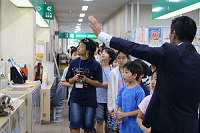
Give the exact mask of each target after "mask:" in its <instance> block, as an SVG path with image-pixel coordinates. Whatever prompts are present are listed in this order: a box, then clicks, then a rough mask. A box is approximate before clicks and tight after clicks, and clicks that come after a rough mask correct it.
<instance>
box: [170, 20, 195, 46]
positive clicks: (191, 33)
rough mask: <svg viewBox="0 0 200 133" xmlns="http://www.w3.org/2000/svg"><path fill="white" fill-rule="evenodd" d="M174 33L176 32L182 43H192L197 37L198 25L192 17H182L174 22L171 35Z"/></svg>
mask: <svg viewBox="0 0 200 133" xmlns="http://www.w3.org/2000/svg"><path fill="white" fill-rule="evenodd" d="M173 31H175V33H176V35H177V37H178V39H179V40H180V41H182V42H190V43H192V41H193V39H194V37H195V35H196V31H197V25H196V23H195V21H194V20H193V19H191V18H190V17H188V16H181V17H177V18H175V19H173V20H172V23H171V33H172V32H173Z"/></svg>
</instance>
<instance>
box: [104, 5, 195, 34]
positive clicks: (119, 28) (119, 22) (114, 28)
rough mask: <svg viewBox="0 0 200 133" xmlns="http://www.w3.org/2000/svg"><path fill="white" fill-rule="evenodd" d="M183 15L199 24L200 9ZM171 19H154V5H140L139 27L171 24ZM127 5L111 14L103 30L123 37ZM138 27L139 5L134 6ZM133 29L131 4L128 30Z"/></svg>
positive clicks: (135, 20) (135, 23)
mask: <svg viewBox="0 0 200 133" xmlns="http://www.w3.org/2000/svg"><path fill="white" fill-rule="evenodd" d="M183 15H187V16H189V17H191V18H193V19H194V20H195V21H196V24H197V25H198V24H199V10H195V11H192V12H189V13H186V14H183ZM171 20H172V18H170V19H166V20H152V7H151V6H140V18H139V27H142V26H170V24H171ZM124 21H125V6H122V7H121V8H120V9H119V10H118V11H116V12H115V13H114V14H113V15H112V16H110V17H109V18H108V19H107V20H106V21H104V22H103V31H105V32H107V33H109V34H111V35H114V36H117V37H122V36H123V35H124V34H125V33H124V29H125V28H124V26H125V23H124ZM136 27H137V6H134V29H135V28H136ZM130 30H131V6H129V7H128V31H130Z"/></svg>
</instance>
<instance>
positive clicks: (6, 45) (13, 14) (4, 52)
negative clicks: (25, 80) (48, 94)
mask: <svg viewBox="0 0 200 133" xmlns="http://www.w3.org/2000/svg"><path fill="white" fill-rule="evenodd" d="M0 38H1V39H0V51H1V57H2V58H3V59H4V60H5V62H6V78H8V76H7V73H8V72H10V66H11V65H10V63H8V61H7V60H8V58H10V57H13V58H14V60H15V61H16V62H17V63H28V65H29V66H28V67H29V77H30V80H34V75H35V74H34V66H35V62H36V61H35V59H36V57H35V41H36V15H35V10H34V9H33V8H17V7H16V6H15V5H13V4H12V3H11V2H10V1H9V0H0Z"/></svg>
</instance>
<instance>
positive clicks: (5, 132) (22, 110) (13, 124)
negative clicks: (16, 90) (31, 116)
mask: <svg viewBox="0 0 200 133" xmlns="http://www.w3.org/2000/svg"><path fill="white" fill-rule="evenodd" d="M25 116H26V106H25V100H23V99H21V100H20V99H19V100H18V105H17V107H16V108H15V110H14V111H11V113H10V115H9V116H6V117H0V133H25V131H26V120H25V119H24V118H25Z"/></svg>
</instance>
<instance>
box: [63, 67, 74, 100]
mask: <svg viewBox="0 0 200 133" xmlns="http://www.w3.org/2000/svg"><path fill="white" fill-rule="evenodd" d="M67 71H68V67H66V68H65V69H64V72H63V75H62V78H61V81H64V82H66V79H65V77H66V75H67ZM71 91H72V86H68V93H69V94H70V93H71ZM69 97H70V96H68V101H69Z"/></svg>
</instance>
